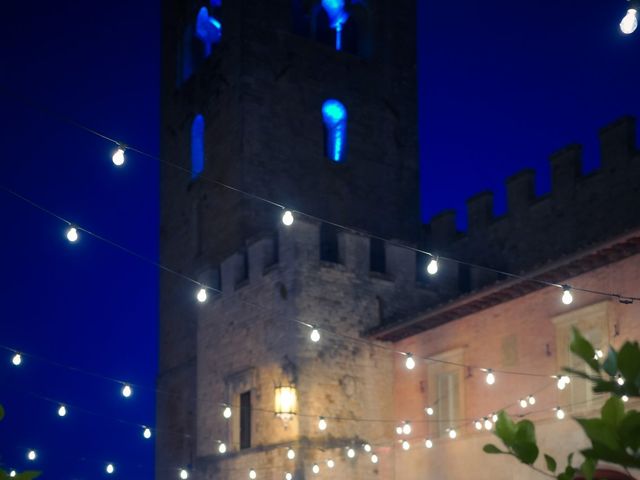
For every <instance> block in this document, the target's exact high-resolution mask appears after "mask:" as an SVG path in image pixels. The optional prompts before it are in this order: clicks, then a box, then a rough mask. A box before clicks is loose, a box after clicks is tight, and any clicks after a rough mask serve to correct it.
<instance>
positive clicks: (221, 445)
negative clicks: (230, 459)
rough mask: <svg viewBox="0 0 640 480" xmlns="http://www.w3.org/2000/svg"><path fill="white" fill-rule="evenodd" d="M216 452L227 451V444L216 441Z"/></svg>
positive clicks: (223, 452)
mask: <svg viewBox="0 0 640 480" xmlns="http://www.w3.org/2000/svg"><path fill="white" fill-rule="evenodd" d="M218 453H219V454H220V455H224V454H225V453H227V444H226V443H224V442H218Z"/></svg>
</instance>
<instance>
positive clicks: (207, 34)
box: [196, 7, 222, 57]
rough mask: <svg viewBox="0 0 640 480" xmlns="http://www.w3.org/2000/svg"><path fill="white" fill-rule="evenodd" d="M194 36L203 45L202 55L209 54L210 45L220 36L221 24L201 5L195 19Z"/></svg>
mask: <svg viewBox="0 0 640 480" xmlns="http://www.w3.org/2000/svg"><path fill="white" fill-rule="evenodd" d="M196 37H198V38H199V39H200V41H201V42H202V45H204V56H205V57H208V56H209V55H211V46H212V45H213V44H214V43H218V42H219V41H220V38H221V37H222V24H221V23H220V22H219V21H218V20H216V19H215V18H213V17H212V16H210V15H209V10H208V9H207V7H202V8H201V9H200V11H199V12H198V18H197V19H196Z"/></svg>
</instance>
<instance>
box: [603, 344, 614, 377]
mask: <svg viewBox="0 0 640 480" xmlns="http://www.w3.org/2000/svg"><path fill="white" fill-rule="evenodd" d="M602 369H603V370H604V371H605V372H607V373H608V374H609V376H611V377H614V376H615V375H616V373H618V354H617V353H616V351H615V350H614V349H613V347H609V353H608V354H607V358H606V360H605V361H604V363H603V364H602Z"/></svg>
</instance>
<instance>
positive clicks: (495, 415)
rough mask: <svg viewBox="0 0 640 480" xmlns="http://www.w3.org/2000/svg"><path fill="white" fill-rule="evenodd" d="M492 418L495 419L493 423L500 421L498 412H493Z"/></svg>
mask: <svg viewBox="0 0 640 480" xmlns="http://www.w3.org/2000/svg"><path fill="white" fill-rule="evenodd" d="M491 420H493V423H496V422H497V421H498V414H497V413H492V414H491Z"/></svg>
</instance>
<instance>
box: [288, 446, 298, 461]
mask: <svg viewBox="0 0 640 480" xmlns="http://www.w3.org/2000/svg"><path fill="white" fill-rule="evenodd" d="M287 458H288V459H289V460H293V459H294V458H296V451H295V450H294V449H293V448H291V447H289V448H287Z"/></svg>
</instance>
